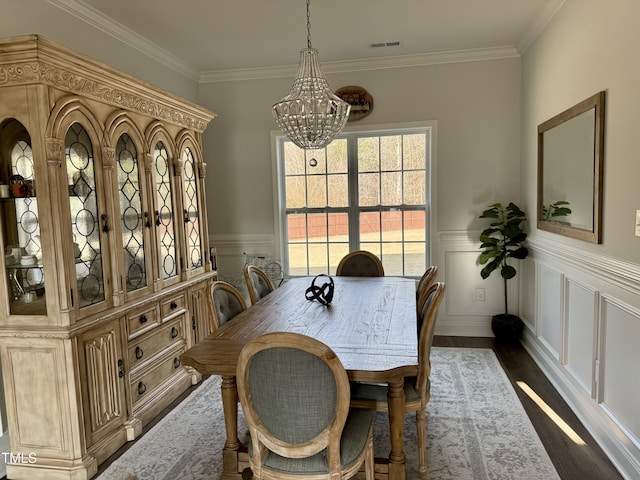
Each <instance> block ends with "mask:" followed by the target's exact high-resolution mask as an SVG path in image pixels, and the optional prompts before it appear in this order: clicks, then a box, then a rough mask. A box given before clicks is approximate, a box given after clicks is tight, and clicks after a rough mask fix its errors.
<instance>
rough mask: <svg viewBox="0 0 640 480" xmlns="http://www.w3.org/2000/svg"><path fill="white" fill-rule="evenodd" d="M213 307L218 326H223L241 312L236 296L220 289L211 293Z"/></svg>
mask: <svg viewBox="0 0 640 480" xmlns="http://www.w3.org/2000/svg"><path fill="white" fill-rule="evenodd" d="M213 306H214V308H215V309H216V315H217V316H218V323H219V326H222V325H224V324H225V323H227V322H228V321H229V320H231V319H232V318H233V317H235V316H236V315H238V314H239V313H240V312H242V310H243V309H242V305H241V304H240V301H239V300H238V299H237V298H236V296H235V295H233V294H232V293H230V292H228V291H226V290H222V289H217V290H215V291H214V292H213Z"/></svg>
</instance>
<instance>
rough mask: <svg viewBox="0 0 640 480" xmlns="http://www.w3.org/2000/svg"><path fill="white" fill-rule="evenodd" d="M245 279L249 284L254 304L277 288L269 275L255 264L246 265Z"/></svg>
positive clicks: (248, 287)
mask: <svg viewBox="0 0 640 480" xmlns="http://www.w3.org/2000/svg"><path fill="white" fill-rule="evenodd" d="M244 281H245V283H246V284H247V290H249V298H250V299H251V304H252V305H253V304H254V303H256V302H257V301H258V300H260V299H261V298H263V297H266V296H267V295H268V294H270V293H271V292H273V291H274V290H275V289H276V287H275V285H274V284H273V282H272V281H271V279H270V278H269V275H267V274H266V273H265V271H264V270H262V269H261V268H258V267H256V266H255V265H246V266H245V267H244Z"/></svg>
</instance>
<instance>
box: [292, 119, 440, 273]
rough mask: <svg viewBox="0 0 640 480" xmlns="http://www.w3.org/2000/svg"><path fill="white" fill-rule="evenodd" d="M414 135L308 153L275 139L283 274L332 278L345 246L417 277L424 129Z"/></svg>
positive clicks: (422, 231) (364, 137)
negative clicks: (282, 217) (278, 146)
mask: <svg viewBox="0 0 640 480" xmlns="http://www.w3.org/2000/svg"><path fill="white" fill-rule="evenodd" d="M414 132H415V129H414V130H413V131H412V132H411V133H406V131H405V132H400V133H393V134H391V133H389V132H386V133H384V134H372V133H367V134H362V133H360V134H358V133H353V134H343V135H341V136H340V138H338V139H336V140H334V141H333V142H332V143H331V144H330V145H329V146H328V147H327V148H326V149H324V150H308V151H304V150H302V149H299V148H298V147H296V146H295V145H293V143H292V142H290V141H288V140H287V139H282V140H281V145H282V148H281V149H280V152H279V153H280V154H281V155H282V156H281V157H280V158H279V161H280V162H281V163H283V164H284V166H283V169H282V170H283V172H284V179H283V180H284V181H283V182H282V185H283V186H284V188H283V190H284V191H283V192H281V194H282V203H283V204H284V205H286V207H285V210H284V215H285V219H286V221H285V228H286V232H284V233H285V235H284V236H283V238H286V239H287V240H286V242H287V246H286V248H285V251H286V254H287V256H288V258H286V259H285V265H286V267H285V269H286V270H285V273H286V274H287V275H292V276H295V275H316V274H318V273H328V274H335V269H336V267H337V265H338V263H339V261H340V259H341V258H342V257H343V256H344V255H346V254H347V253H348V252H349V245H350V242H351V244H352V248H353V245H356V248H359V249H363V250H368V251H371V252H373V253H374V254H376V255H378V256H379V257H380V258H381V259H382V262H383V265H384V267H385V272H386V273H387V274H388V275H407V276H417V277H419V276H420V275H421V274H422V273H423V272H424V270H425V268H426V264H427V244H426V242H427V235H426V208H427V205H426V203H427V202H426V199H427V198H428V197H429V193H428V192H427V187H428V185H427V164H428V162H427V158H428V157H427V155H428V150H427V146H428V144H429V138H428V136H429V135H430V129H429V128H424V129H421V130H420V131H419V132H418V133H414ZM350 139H353V141H351V140H350ZM351 148H353V150H354V151H352V152H349V149H351ZM349 158H351V163H349V162H348V161H347V159H349ZM348 165H350V166H349V168H347V166H348ZM350 178H351V180H350ZM352 187H353V188H354V189H355V196H354V195H353V194H350V193H349V189H350V188H352ZM350 198H351V199H353V201H355V202H357V204H355V205H350V204H349V199H350ZM349 219H352V221H353V220H355V222H353V225H351V227H350V226H349V221H350V220H349ZM354 227H355V230H353V228H354ZM350 229H351V230H350Z"/></svg>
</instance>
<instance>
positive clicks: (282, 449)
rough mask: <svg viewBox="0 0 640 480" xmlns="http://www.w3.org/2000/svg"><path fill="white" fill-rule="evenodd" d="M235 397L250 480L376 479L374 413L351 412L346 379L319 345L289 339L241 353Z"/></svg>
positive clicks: (257, 343) (273, 336) (259, 343)
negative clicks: (245, 432)
mask: <svg viewBox="0 0 640 480" xmlns="http://www.w3.org/2000/svg"><path fill="white" fill-rule="evenodd" d="M236 378H237V388H238V397H239V399H240V404H241V405H242V410H243V412H244V416H245V419H246V421H247V425H248V426H249V433H250V444H249V447H248V450H249V452H248V453H249V463H250V466H251V470H252V471H253V478H254V479H255V480H263V479H264V480H293V479H304V478H309V479H313V480H338V479H348V478H351V477H353V476H354V475H355V474H356V473H357V471H358V470H359V469H360V467H361V466H362V464H363V463H364V465H365V472H366V479H367V480H373V479H374V470H373V469H374V464H373V462H374V458H373V436H372V435H373V411H371V410H366V409H358V408H350V407H349V399H350V395H349V379H348V377H347V373H346V371H345V369H344V367H343V366H342V363H341V362H340V359H339V358H338V357H337V356H336V354H335V353H334V352H333V351H332V350H331V349H330V348H329V347H328V346H327V345H325V344H324V343H322V342H320V341H318V340H315V339H313V338H311V337H307V336H305V335H301V334H298V333H291V332H273V333H267V334H265V335H262V336H260V337H258V338H256V339H254V340H252V341H251V342H249V343H248V344H246V345H245V346H244V348H243V349H242V351H241V352H240V356H239V359H238V367H237V373H236Z"/></svg>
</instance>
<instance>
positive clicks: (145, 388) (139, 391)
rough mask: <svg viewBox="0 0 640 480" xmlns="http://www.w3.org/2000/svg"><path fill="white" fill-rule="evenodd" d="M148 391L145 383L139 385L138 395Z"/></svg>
mask: <svg viewBox="0 0 640 480" xmlns="http://www.w3.org/2000/svg"><path fill="white" fill-rule="evenodd" d="M146 391H147V386H146V385H145V384H144V382H140V383H139V384H138V393H139V394H140V395H142V394H143V393H144V392H146Z"/></svg>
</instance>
